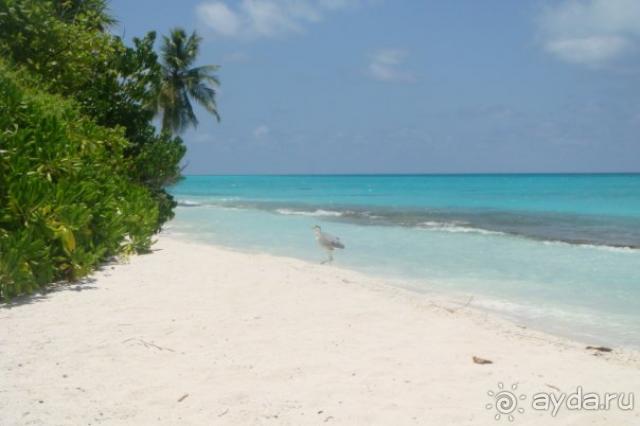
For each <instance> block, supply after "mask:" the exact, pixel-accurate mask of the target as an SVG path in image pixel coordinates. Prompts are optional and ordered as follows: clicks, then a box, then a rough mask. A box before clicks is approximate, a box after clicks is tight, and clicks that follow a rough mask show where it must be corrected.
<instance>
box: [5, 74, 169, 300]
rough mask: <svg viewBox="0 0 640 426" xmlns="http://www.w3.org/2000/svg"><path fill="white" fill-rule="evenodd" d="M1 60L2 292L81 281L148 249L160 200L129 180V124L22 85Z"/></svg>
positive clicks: (11, 293)
mask: <svg viewBox="0 0 640 426" xmlns="http://www.w3.org/2000/svg"><path fill="white" fill-rule="evenodd" d="M25 80H28V79H25V78H23V76H22V75H21V74H20V73H15V72H12V71H10V70H8V69H7V66H6V65H3V64H0V297H1V298H2V299H5V300H6V299H9V298H11V297H13V296H16V295H19V294H23V293H29V292H31V291H33V290H34V289H37V288H38V287H40V286H42V285H43V284H46V283H48V282H51V281H55V280H61V279H77V278H79V277H82V276H83V275H86V274H87V273H88V272H90V271H91V269H92V268H94V267H95V266H96V264H98V263H99V262H100V261H103V260H104V259H106V258H108V257H109V256H112V255H115V254H118V253H123V252H132V251H143V250H148V249H149V247H150V244H151V236H152V235H153V233H154V232H155V231H156V229H157V226H158V214H159V207H158V203H157V202H156V201H155V200H154V197H153V194H152V193H151V191H150V190H149V189H148V188H146V187H145V186H143V185H141V184H140V183H138V182H137V181H136V180H135V179H133V178H132V177H131V175H130V174H131V173H130V170H131V166H132V161H134V160H132V159H129V158H126V157H125V155H124V152H125V150H126V149H127V148H128V146H129V143H128V141H127V140H126V139H125V138H124V130H123V129H122V128H114V129H111V128H105V127H102V126H99V125H97V124H96V123H95V122H94V121H93V120H92V119H90V118H88V117H86V116H85V115H83V114H82V113H81V112H80V110H79V107H78V106H77V105H76V103H75V102H74V101H70V100H65V99H63V98H61V97H60V96H58V95H52V94H47V93H44V92H42V91H39V90H35V89H33V88H32V87H28V85H25V84H24V83H23V82H24V81H25Z"/></svg>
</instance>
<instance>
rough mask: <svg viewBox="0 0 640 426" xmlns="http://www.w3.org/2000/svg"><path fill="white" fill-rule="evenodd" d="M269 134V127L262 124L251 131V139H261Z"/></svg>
mask: <svg viewBox="0 0 640 426" xmlns="http://www.w3.org/2000/svg"><path fill="white" fill-rule="evenodd" d="M270 132H271V129H269V127H267V126H265V125H264V124H262V125H260V126H258V127H256V128H255V129H254V130H253V137H255V138H256V139H261V138H263V137H265V136H268V135H269V133H270Z"/></svg>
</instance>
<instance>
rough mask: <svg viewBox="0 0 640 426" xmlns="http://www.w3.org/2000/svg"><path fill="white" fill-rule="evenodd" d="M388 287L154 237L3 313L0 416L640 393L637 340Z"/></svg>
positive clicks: (448, 419) (260, 410)
mask: <svg viewBox="0 0 640 426" xmlns="http://www.w3.org/2000/svg"><path fill="white" fill-rule="evenodd" d="M388 281H389V280H388V279H384V278H375V277H370V276H367V275H364V274H362V273H359V272H355V271H351V270H347V269H341V268H339V267H335V266H330V265H316V264H312V263H309V262H305V261H303V260H298V259H293V258H286V257H278V256H274V255H269V254H258V253H244V252H242V251H236V250H232V249H226V248H221V247H218V246H212V245H208V244H204V243H197V242H187V241H183V240H181V239H178V238H175V237H171V236H167V235H165V234H162V235H160V237H159V241H158V243H157V244H156V245H155V246H154V252H153V253H152V254H149V255H141V256H135V257H132V258H131V259H129V261H128V262H127V263H122V264H117V265H116V264H114V265H105V266H104V267H103V268H102V269H101V270H100V271H98V272H96V273H95V274H93V275H92V276H91V277H90V278H89V279H87V280H85V281H84V283H82V284H78V285H70V286H62V287H57V288H55V289H53V290H52V291H49V292H48V293H46V294H43V295H40V296H38V295H36V296H32V297H30V298H24V299H21V300H19V301H18V302H17V303H14V304H11V305H4V306H2V307H0V322H2V323H3V325H4V326H3V327H2V331H1V332H0V348H1V349H0V351H1V352H2V353H3V355H4V356H2V357H0V370H2V371H3V375H4V376H5V378H6V379H5V380H3V383H2V384H0V391H1V392H2V395H3V398H0V418H1V419H5V420H6V421H7V422H8V423H10V424H27V423H28V424H72V423H77V422H78V421H81V420H82V421H85V420H86V421H90V422H91V423H93V422H95V423H105V424H125V423H131V422H134V423H156V424H175V423H176V422H183V423H187V424H211V423H214V424H215V423H219V424H296V425H297V424H324V423H328V424H331V423H333V424H365V423H366V424H424V423H425V422H431V423H435V424H451V423H456V424H495V423H496V422H495V420H494V418H493V416H492V414H493V412H491V411H489V410H487V409H486V408H485V405H486V404H487V403H488V402H490V401H489V400H488V398H489V397H488V396H487V391H488V390H490V389H494V388H496V386H497V384H498V382H500V383H502V382H504V383H505V384H506V385H510V384H511V383H518V386H519V388H518V389H519V390H521V391H522V392H524V393H526V394H528V395H531V394H533V393H536V392H545V391H546V392H555V389H558V390H559V391H560V390H561V391H562V392H571V391H575V389H576V387H577V386H582V387H584V388H585V390H587V391H591V392H637V391H638V389H637V384H638V383H640V355H639V353H638V352H637V351H635V350H631V349H627V348H614V351H613V352H612V353H604V352H598V351H588V350H586V349H585V345H584V344H582V343H579V342H577V341H572V340H570V339H567V338H563V337H559V336H554V335H550V334H547V333H544V332H540V331H535V330H533V329H529V328H527V327H524V326H520V325H518V324H517V323H515V322H512V321H510V320H508V319H505V318H501V317H499V316H498V315H495V314H491V313H489V312H486V311H485V310H481V309H479V308H476V307H473V306H465V305H464V303H465V300H462V301H456V300H453V299H452V298H446V297H444V296H443V297H441V295H437V294H433V293H417V292H414V291H412V290H410V289H405V288H400V287H395V286H392V285H390V284H388ZM74 290H75V291H74ZM474 356H475V357H479V358H482V359H487V360H491V361H492V362H493V363H492V364H487V365H479V364H476V363H474V362H473V361H472V358H473V357H474ZM494 390H495V389H494ZM185 395H186V396H185ZM638 398H640V394H638V395H636V399H638ZM40 401H42V402H40ZM526 408H528V409H527V410H526V412H525V413H524V414H523V415H522V416H521V417H519V418H518V420H517V421H518V423H519V424H540V422H548V423H549V424H578V423H580V422H581V421H583V422H587V421H589V422H592V424H614V423H615V424H628V423H630V422H633V421H636V422H638V421H639V420H640V407H636V408H635V410H634V411H622V410H610V411H597V412H593V411H592V412H589V411H568V410H564V411H562V410H561V411H560V412H559V413H558V415H557V416H556V417H554V418H552V417H550V413H548V412H542V411H541V412H536V411H532V410H531V409H530V408H529V407H526ZM545 424H546V423H545Z"/></svg>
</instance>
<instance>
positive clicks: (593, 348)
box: [586, 346, 613, 352]
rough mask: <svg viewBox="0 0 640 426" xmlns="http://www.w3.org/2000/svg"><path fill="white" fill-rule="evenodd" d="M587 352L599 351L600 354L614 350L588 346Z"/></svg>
mask: <svg viewBox="0 0 640 426" xmlns="http://www.w3.org/2000/svg"><path fill="white" fill-rule="evenodd" d="M586 349H587V350H592V351H599V352H611V351H613V349H611V348H608V347H606V346H587V347H586Z"/></svg>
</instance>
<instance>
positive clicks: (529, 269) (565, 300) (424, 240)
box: [170, 175, 640, 347]
mask: <svg viewBox="0 0 640 426" xmlns="http://www.w3.org/2000/svg"><path fill="white" fill-rule="evenodd" d="M172 192H173V194H174V195H175V196H176V197H177V199H178V201H179V202H180V206H179V207H178V209H177V212H176V219H175V220H174V221H173V222H171V224H170V228H171V232H173V233H175V234H178V235H181V236H182V237H184V238H190V239H195V240H199V241H204V242H211V243H215V244H221V245H225V246H230V247H234V248H239V249H244V250H257V251H266V252H269V253H274V254H279V255H285V256H293V257H298V258H302V259H305V260H311V261H319V260H321V259H322V258H323V256H324V254H323V253H322V252H321V251H320V250H319V249H318V247H317V246H316V244H315V242H314V240H313V234H312V232H311V229H310V228H311V226H313V225H314V224H319V225H321V226H322V227H323V229H324V230H326V231H328V232H330V233H332V234H335V235H339V236H340V238H341V239H342V240H343V241H344V243H345V244H346V246H347V248H346V250H345V251H344V252H340V253H337V254H336V264H337V265H339V266H344V267H349V268H353V269H357V270H360V271H363V272H367V273H371V274H376V275H383V276H386V277H392V278H398V279H401V280H396V281H394V282H404V283H405V284H406V285H410V286H411V287H412V288H414V289H416V290H424V291H438V292H448V293H464V294H473V295H474V296H475V297H476V299H474V304H475V305H478V306H482V307H485V308H488V309H492V310H495V311H497V312H500V313H502V314H504V315H506V316H509V317H514V318H517V319H519V320H522V321H525V322H527V323H529V324H533V325H537V326H539V327H541V328H543V329H545V330H548V331H552V332H555V333H559V334H564V335H570V336H572V337H576V338H580V339H583V340H585V341H589V342H591V341H593V342H598V343H606V344H612V345H626V346H634V347H640V250H638V249H637V248H638V247H640V175H495V176H493V175H477V176H475V175H464V176H192V177H187V178H186V179H185V180H184V181H183V182H181V183H180V184H179V185H177V186H176V187H174V188H173V189H172Z"/></svg>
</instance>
